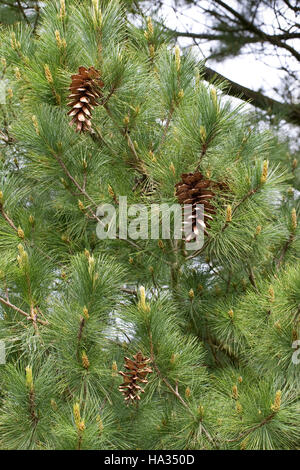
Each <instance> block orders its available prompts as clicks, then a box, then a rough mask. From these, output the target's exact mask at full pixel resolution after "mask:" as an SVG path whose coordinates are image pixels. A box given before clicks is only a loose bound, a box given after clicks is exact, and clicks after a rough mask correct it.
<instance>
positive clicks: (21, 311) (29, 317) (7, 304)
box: [0, 297, 49, 325]
mask: <svg viewBox="0 0 300 470" xmlns="http://www.w3.org/2000/svg"><path fill="white" fill-rule="evenodd" d="M0 302H1V303H2V304H3V305H6V307H9V308H12V309H13V310H15V311H16V312H18V313H20V314H21V315H23V316H24V317H26V318H27V320H31V321H33V320H34V319H33V318H32V316H31V315H29V313H26V312H24V310H22V309H21V308H19V307H17V306H16V305H13V304H12V303H11V302H9V300H5V299H3V298H2V297H0ZM35 320H36V321H37V322H38V323H41V324H42V325H48V324H49V322H48V321H47V320H45V321H44V320H40V319H39V318H36V319H35Z"/></svg>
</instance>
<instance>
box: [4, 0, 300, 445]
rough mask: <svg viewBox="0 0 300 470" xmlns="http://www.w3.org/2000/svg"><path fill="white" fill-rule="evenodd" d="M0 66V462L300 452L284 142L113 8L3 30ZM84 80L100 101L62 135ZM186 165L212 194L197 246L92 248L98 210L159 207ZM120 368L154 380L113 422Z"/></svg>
mask: <svg viewBox="0 0 300 470" xmlns="http://www.w3.org/2000/svg"><path fill="white" fill-rule="evenodd" d="M98 3H99V4H100V3H101V9H100V5H99V4H98ZM87 4H88V5H87ZM1 57H3V59H2V61H1V70H0V72H1V75H2V77H3V78H5V79H6V80H7V89H6V91H7V96H6V104H5V105H2V106H1V112H2V115H1V123H0V125H1V134H0V139H1V152H2V153H1V167H0V178H1V179H0V190H1V193H0V250H1V257H0V273H1V276H0V339H1V340H3V341H4V342H5V346H6V359H7V361H6V365H0V381H1V382H0V448H2V449H78V448H80V449H241V448H242V449H244V448H246V449H295V448H299V444H300V442H299V416H300V413H299V367H300V365H297V364H295V363H294V362H293V361H292V357H293V354H294V353H295V349H293V347H292V344H293V342H295V341H296V340H297V339H299V313H300V308H299V306H300V270H299V267H300V265H299V250H300V242H299V240H300V239H299V224H298V225H297V213H298V212H299V200H297V197H298V196H297V192H296V191H295V189H294V188H295V185H296V182H297V179H299V170H298V169H297V161H295V160H294V158H293V157H291V156H290V154H289V151H288V148H287V147H286V145H285V144H284V143H281V142H279V141H278V139H276V138H275V137H274V136H273V135H272V134H270V133H269V132H267V131H259V130H258V129H256V128H255V127H254V126H253V125H251V121H250V120H249V118H248V116H247V114H246V113H245V111H244V110H243V107H241V106H239V107H235V108H234V107H232V106H231V104H230V101H229V100H228V99H226V98H224V97H223V96H222V84H220V83H215V84H214V85H212V84H208V83H206V82H204V81H203V80H202V79H201V63H199V62H198V61H197V59H196V58H195V57H193V56H192V55H191V54H189V53H186V54H183V53H181V54H180V51H179V50H178V49H175V51H174V48H173V47H172V46H171V45H170V44H169V43H168V40H167V38H166V36H165V34H164V33H163V32H162V31H161V30H160V29H159V28H158V26H156V25H155V26H154V29H153V25H152V23H151V20H149V19H148V21H147V22H146V24H144V25H143V27H142V29H139V28H137V27H132V26H130V25H129V24H128V23H127V22H126V15H125V14H124V11H123V6H122V4H119V3H118V2H117V1H106V2H98V1H97V0H93V1H90V2H84V5H83V6H80V5H79V2H76V1H73V0H70V1H66V5H65V2H63V1H60V2H59V1H49V2H47V6H46V8H45V10H44V11H43V14H42V18H41V20H40V25H39V28H38V30H37V31H36V34H33V33H32V29H31V28H30V27H28V26H26V25H15V26H13V27H12V28H11V29H7V28H4V29H3V30H2V33H1ZM82 65H83V66H86V67H89V66H94V67H95V68H97V69H98V70H100V71H101V76H102V80H103V82H104V89H103V93H104V100H103V101H102V104H101V105H100V106H98V107H97V108H95V110H94V112H93V118H92V129H93V131H92V132H90V133H86V134H76V133H75V130H74V127H70V126H69V120H70V119H69V118H68V117H67V115H66V114H67V110H68V108H67V106H66V105H67V102H68V99H67V96H68V94H69V92H68V87H69V85H70V81H71V75H72V74H74V73H76V72H77V70H78V67H79V66H82ZM197 167H198V168H199V169H200V171H201V172H202V173H203V174H205V175H206V177H209V178H211V179H212V180H214V181H217V182H223V183H225V184H226V187H227V191H226V192H225V194H221V195H220V197H218V198H216V199H215V201H214V204H215V209H216V214H215V215H214V217H213V221H212V222H211V223H210V228H209V235H208V236H205V243H204V246H203V248H202V249H200V250H198V251H196V252H193V251H189V250H186V249H185V246H184V243H183V241H178V240H159V241H158V240H130V239H128V240H99V239H98V238H97V236H96V224H97V216H96V209H97V206H99V205H100V204H101V203H104V202H107V203H112V204H114V203H116V202H118V198H119V196H120V195H126V196H127V197H128V203H140V202H142V203H143V204H146V205H150V204H152V203H162V202H164V203H170V204H171V203H174V202H176V198H175V196H174V185H175V184H176V183H177V182H178V181H179V180H180V177H181V174H182V173H183V172H189V171H195V169H196V168H197ZM116 206H117V203H116ZM141 286H144V287H145V291H146V304H145V302H144V300H143V289H141ZM137 351H142V353H143V354H144V355H145V356H147V357H149V358H151V367H152V369H153V373H152V374H149V377H148V379H149V383H148V384H146V385H145V393H144V394H142V396H141V400H140V402H139V404H138V406H136V404H133V405H130V406H126V404H125V403H124V399H123V396H122V394H121V393H120V392H119V390H118V386H119V385H120V383H121V382H122V379H121V377H120V376H119V375H118V373H117V371H118V370H124V366H123V363H124V362H123V356H124V355H125V356H129V357H132V355H134V354H136V352H137ZM31 374H32V375H31Z"/></svg>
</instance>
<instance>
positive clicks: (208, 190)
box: [175, 171, 226, 241]
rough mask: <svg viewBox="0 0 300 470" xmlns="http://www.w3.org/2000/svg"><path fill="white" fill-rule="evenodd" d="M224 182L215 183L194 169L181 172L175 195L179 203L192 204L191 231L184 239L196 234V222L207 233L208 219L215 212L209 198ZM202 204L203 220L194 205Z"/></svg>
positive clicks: (213, 195)
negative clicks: (193, 170) (190, 171)
mask: <svg viewBox="0 0 300 470" xmlns="http://www.w3.org/2000/svg"><path fill="white" fill-rule="evenodd" d="M225 186H226V185H225V184H223V183H216V182H214V181H212V180H210V179H206V178H205V177H204V176H203V175H202V173H200V172H199V171H195V173H183V174H182V175H181V181H180V182H179V183H177V184H176V185H175V188H176V193H175V195H176V197H177V199H178V202H179V203H180V204H191V205H192V215H191V218H192V232H191V233H190V234H188V235H187V236H186V241H190V240H192V239H193V238H194V234H195V235H198V229H197V222H198V224H199V225H200V226H202V228H203V230H204V233H205V234H206V235H207V234H208V232H207V228H209V222H208V221H209V220H212V215H213V214H215V213H216V210H215V208H214V206H213V205H212V204H211V200H212V199H213V198H214V197H215V195H216V192H217V191H220V190H224V189H225ZM197 204H203V206H204V221H203V222H202V221H201V220H200V218H199V217H200V215H198V214H197V212H196V205H197ZM197 217H198V221H197Z"/></svg>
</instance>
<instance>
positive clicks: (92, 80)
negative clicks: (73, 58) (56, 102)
mask: <svg viewBox="0 0 300 470" xmlns="http://www.w3.org/2000/svg"><path fill="white" fill-rule="evenodd" d="M71 78H72V83H71V86H70V90H71V94H70V95H69V99H70V100H71V101H70V102H69V103H68V106H70V107H71V110H70V111H69V112H68V115H69V116H71V117H72V118H73V119H72V121H71V122H70V125H72V124H76V132H85V131H89V130H90V129H91V125H92V124H91V116H92V111H93V109H94V107H95V106H98V105H99V103H98V102H97V99H98V98H100V96H102V94H101V88H102V87H103V85H104V84H103V82H102V80H101V78H100V72H99V71H98V70H96V69H95V68H94V67H89V68H88V69H87V68H85V67H79V70H78V73H77V74H76V75H72V77H71Z"/></svg>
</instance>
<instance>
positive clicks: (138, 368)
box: [119, 352, 152, 404]
mask: <svg viewBox="0 0 300 470" xmlns="http://www.w3.org/2000/svg"><path fill="white" fill-rule="evenodd" d="M124 359H125V369H127V370H128V372H122V371H120V372H119V374H120V375H122V377H123V379H124V382H123V383H122V384H121V385H120V386H119V390H120V392H121V393H122V394H123V395H124V398H125V402H127V404H129V403H130V402H131V403H134V401H136V400H140V399H141V397H140V393H144V392H145V390H143V388H142V387H141V386H140V385H138V384H139V383H141V384H147V383H148V380H147V378H146V377H147V375H148V374H151V373H152V369H151V368H150V367H149V366H148V364H149V362H151V359H149V358H147V357H144V356H143V355H142V353H141V352H138V353H137V354H136V355H135V356H133V359H130V358H129V357H125V358H124Z"/></svg>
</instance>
